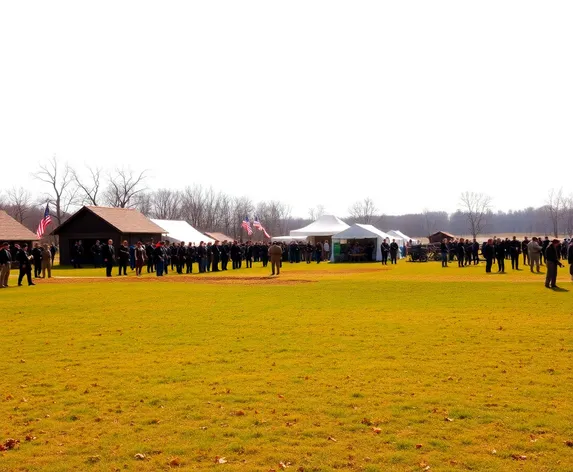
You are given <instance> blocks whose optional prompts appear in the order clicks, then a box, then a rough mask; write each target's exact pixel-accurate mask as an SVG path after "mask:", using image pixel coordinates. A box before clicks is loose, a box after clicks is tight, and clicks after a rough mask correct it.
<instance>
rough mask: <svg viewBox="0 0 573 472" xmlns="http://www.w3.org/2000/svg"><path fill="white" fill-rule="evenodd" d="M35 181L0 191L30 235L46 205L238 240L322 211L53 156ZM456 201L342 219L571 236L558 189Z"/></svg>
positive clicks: (428, 229)
mask: <svg viewBox="0 0 573 472" xmlns="http://www.w3.org/2000/svg"><path fill="white" fill-rule="evenodd" d="M34 177H35V178H36V179H37V180H38V182H40V183H41V184H42V186H43V190H44V191H45V193H44V194H43V195H42V196H41V197H39V198H37V197H36V198H35V197H34V196H33V195H32V193H31V192H30V190H28V189H25V188H22V187H20V188H11V189H8V190H6V191H4V192H3V193H0V208H2V209H5V210H7V211H8V212H9V214H10V215H12V216H13V217H14V218H15V219H16V220H18V221H20V222H21V223H23V224H26V225H27V226H29V227H30V228H31V229H34V226H35V225H37V223H38V221H39V219H40V218H41V215H42V211H43V206H44V205H45V204H46V203H47V202H48V203H49V204H50V207H51V210H52V215H53V219H54V220H55V223H56V224H61V223H62V222H63V221H64V220H65V219H66V218H67V217H68V216H69V215H70V213H71V212H72V210H74V209H75V208H77V207H78V206H80V205H84V204H87V205H94V206H97V205H107V206H113V207H121V208H137V209H139V210H140V211H141V212H143V213H144V214H145V215H147V216H150V217H152V218H159V219H174V220H186V221H188V222H189V223H190V224H191V225H192V226H194V227H196V228H198V229H200V230H203V231H220V232H223V233H226V234H228V235H229V236H232V237H239V236H240V234H241V222H242V220H243V218H244V217H245V216H247V215H249V216H252V215H256V216H258V217H259V219H260V220H261V222H262V223H263V224H264V225H265V227H266V229H267V231H268V232H269V233H271V234H273V235H277V234H288V231H290V230H291V229H294V228H298V227H300V226H302V225H304V224H307V223H308V222H310V221H313V220H315V219H317V218H318V217H320V216H322V215H323V214H324V212H325V207H324V206H323V205H318V206H316V207H313V208H310V209H309V212H308V218H293V217H292V215H291V208H290V206H289V205H288V204H286V203H284V202H280V201H276V200H271V201H263V202H258V203H257V202H253V201H252V200H251V199H250V198H248V197H244V196H243V197H237V196H232V195H228V194H226V193H224V192H221V191H216V190H214V189H213V188H210V187H209V188H206V187H202V186H201V185H194V186H188V187H185V188H184V189H180V190H177V189H158V190H150V189H149V188H148V187H147V172H146V171H137V172H135V171H133V170H131V169H125V168H118V169H114V170H113V171H105V170H104V169H102V168H100V167H93V168H90V167H87V172H84V173H83V174H81V175H80V174H79V173H78V172H76V170H75V169H73V168H72V167H71V166H69V165H68V164H66V163H62V162H60V161H59V160H58V159H57V158H56V157H55V156H54V157H52V158H51V159H49V160H48V161H46V162H44V163H42V164H40V165H39V170H38V172H36V173H35V174H34ZM459 203H460V209H459V210H458V211H457V212H455V213H453V214H450V215H448V214H447V213H446V212H431V211H428V210H424V211H423V212H422V213H420V214H411V215H400V216H389V215H382V213H381V212H380V210H379V209H378V208H377V207H376V204H375V202H374V201H373V200H372V199H371V198H365V199H363V200H359V201H357V202H355V203H354V204H352V205H351V206H350V207H349V208H348V215H347V217H346V218H345V220H346V221H347V222H348V223H350V224H351V223H363V224H372V225H375V226H378V227H384V229H387V230H388V229H400V230H402V231H403V232H405V233H406V234H410V235H412V236H416V237H421V236H427V235H429V234H431V233H433V232H435V231H447V232H450V233H453V234H470V235H473V236H474V237H477V236H479V235H480V234H484V233H493V232H498V233H508V232H515V233H528V234H543V235H545V234H553V235H555V236H557V235H560V234H567V235H571V234H572V233H573V195H569V196H567V195H566V194H565V192H564V191H563V190H562V189H559V190H551V191H550V193H549V195H548V197H547V201H546V202H545V204H544V205H543V206H541V207H540V208H537V209H534V208H527V209H524V210H519V211H510V212H497V213H494V212H493V211H492V203H491V198H490V197H489V196H487V195H484V194H481V193H474V192H464V193H463V194H462V195H461V196H460V200H459Z"/></svg>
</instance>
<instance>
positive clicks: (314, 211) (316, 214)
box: [308, 205, 325, 221]
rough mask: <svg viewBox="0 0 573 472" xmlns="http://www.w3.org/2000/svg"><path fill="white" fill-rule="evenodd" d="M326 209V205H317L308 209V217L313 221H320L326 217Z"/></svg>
mask: <svg viewBox="0 0 573 472" xmlns="http://www.w3.org/2000/svg"><path fill="white" fill-rule="evenodd" d="M324 212H325V208H324V205H317V206H316V207H314V208H309V209H308V216H309V217H310V219H311V220H312V221H315V220H318V219H319V218H320V217H321V216H322V215H324Z"/></svg>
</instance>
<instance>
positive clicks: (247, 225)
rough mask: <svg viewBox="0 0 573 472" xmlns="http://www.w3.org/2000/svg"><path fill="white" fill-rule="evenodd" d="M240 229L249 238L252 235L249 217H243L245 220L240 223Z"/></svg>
mask: <svg viewBox="0 0 573 472" xmlns="http://www.w3.org/2000/svg"><path fill="white" fill-rule="evenodd" d="M241 227H242V228H243V229H244V230H245V231H246V232H247V234H248V235H249V236H250V235H251V234H253V230H252V229H251V223H249V217H248V216H245V219H244V220H243V222H242V223H241Z"/></svg>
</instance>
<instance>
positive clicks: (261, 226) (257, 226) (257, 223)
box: [253, 216, 264, 231]
mask: <svg viewBox="0 0 573 472" xmlns="http://www.w3.org/2000/svg"><path fill="white" fill-rule="evenodd" d="M253 228H255V229H258V230H259V231H262V230H263V229H264V228H263V225H262V224H261V222H260V221H259V217H258V216H255V221H253Z"/></svg>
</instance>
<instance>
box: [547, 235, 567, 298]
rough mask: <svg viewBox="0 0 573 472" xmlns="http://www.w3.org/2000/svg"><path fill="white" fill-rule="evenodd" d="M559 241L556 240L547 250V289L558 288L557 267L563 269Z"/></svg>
mask: <svg viewBox="0 0 573 472" xmlns="http://www.w3.org/2000/svg"><path fill="white" fill-rule="evenodd" d="M558 248H559V239H554V240H553V241H551V244H549V245H548V246H547V249H545V264H547V275H546V276H545V286H546V287H547V288H557V267H563V264H561V261H560V260H559V257H560V254H559V249H558Z"/></svg>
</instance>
